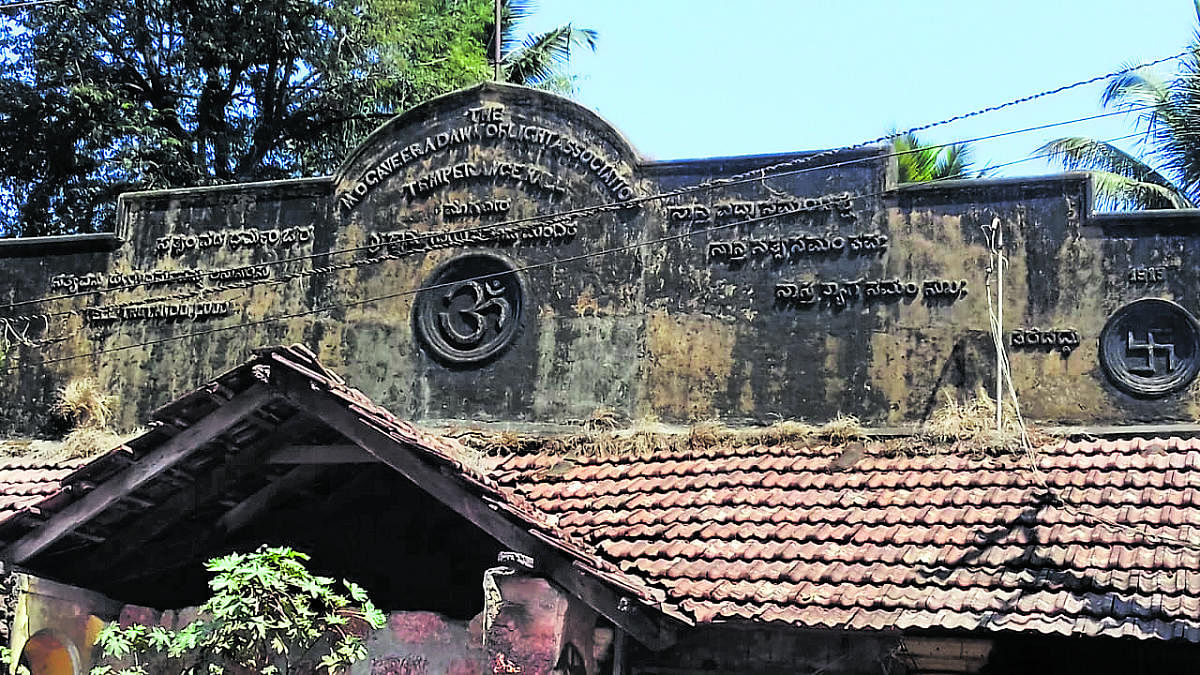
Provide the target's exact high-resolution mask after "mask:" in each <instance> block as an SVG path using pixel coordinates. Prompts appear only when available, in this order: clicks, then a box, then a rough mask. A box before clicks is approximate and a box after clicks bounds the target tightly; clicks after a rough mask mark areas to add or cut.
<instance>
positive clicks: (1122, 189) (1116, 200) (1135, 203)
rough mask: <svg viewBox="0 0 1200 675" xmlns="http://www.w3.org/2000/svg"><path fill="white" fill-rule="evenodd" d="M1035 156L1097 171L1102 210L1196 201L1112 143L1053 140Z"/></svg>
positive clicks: (1070, 167) (1184, 204) (1186, 204)
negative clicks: (1043, 155) (1103, 208)
mask: <svg viewBox="0 0 1200 675" xmlns="http://www.w3.org/2000/svg"><path fill="white" fill-rule="evenodd" d="M1035 154H1045V155H1047V157H1048V159H1049V160H1050V161H1058V162H1059V163H1061V164H1062V165H1063V168H1065V169H1067V170H1068V171H1075V170H1080V169H1082V170H1087V171H1092V172H1094V174H1093V175H1094V176H1095V178H1094V179H1093V187H1094V189H1095V196H1096V200H1097V206H1098V207H1107V208H1120V207H1131V208H1138V209H1164V208H1189V207H1191V205H1192V200H1191V199H1189V198H1188V196H1187V195H1186V194H1184V193H1183V192H1182V191H1180V190H1179V188H1178V187H1176V186H1175V184H1173V183H1172V182H1171V181H1170V180H1169V179H1168V178H1167V177H1166V176H1164V175H1163V174H1162V173H1160V172H1158V171H1157V170H1155V169H1154V167H1152V166H1150V165H1149V164H1147V163H1146V162H1144V161H1142V160H1141V159H1138V158H1137V157H1134V156H1133V155H1131V154H1129V153H1127V152H1125V151H1124V150H1122V149H1121V148H1118V147H1117V146H1115V145H1112V144H1111V143H1105V142H1103V141H1097V140H1094V139H1091V138H1084V137H1081V136H1071V137H1068V138H1059V139H1056V140H1053V141H1050V142H1049V143H1046V144H1045V145H1043V146H1042V147H1040V148H1038V149H1037V151H1036V153H1035ZM1118 179H1119V180H1118Z"/></svg>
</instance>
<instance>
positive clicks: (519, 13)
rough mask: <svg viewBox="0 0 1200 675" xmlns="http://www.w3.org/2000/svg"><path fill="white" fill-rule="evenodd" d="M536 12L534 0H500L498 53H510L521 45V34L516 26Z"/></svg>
mask: <svg viewBox="0 0 1200 675" xmlns="http://www.w3.org/2000/svg"><path fill="white" fill-rule="evenodd" d="M535 12H537V3H536V2H534V0H501V2H500V26H501V31H500V53H501V54H511V53H512V52H513V51H515V50H517V49H518V48H519V47H520V46H521V42H522V40H521V36H520V35H519V34H518V33H517V31H516V26H517V25H518V24H520V23H521V22H522V21H524V20H525V19H528V18H529V17H531V16H533V15H534V13H535Z"/></svg>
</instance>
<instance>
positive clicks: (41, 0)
mask: <svg viewBox="0 0 1200 675" xmlns="http://www.w3.org/2000/svg"><path fill="white" fill-rule="evenodd" d="M62 2H66V0H29V2H9V3H5V4H2V5H0V10H5V9H21V8H22V7H33V6H34V5H57V4H59V3H62Z"/></svg>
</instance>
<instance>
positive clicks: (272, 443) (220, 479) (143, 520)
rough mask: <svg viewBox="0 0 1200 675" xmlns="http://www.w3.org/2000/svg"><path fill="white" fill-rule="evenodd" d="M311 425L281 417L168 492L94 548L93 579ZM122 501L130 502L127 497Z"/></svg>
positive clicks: (118, 565) (135, 553)
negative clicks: (183, 485)
mask: <svg viewBox="0 0 1200 675" xmlns="http://www.w3.org/2000/svg"><path fill="white" fill-rule="evenodd" d="M311 424H312V419H311V418H308V417H306V416H304V415H303V414H296V415H293V416H292V417H289V418H288V419H286V420H284V421H283V422H282V423H281V424H280V425H279V426H278V427H276V428H275V429H274V430H273V431H272V433H271V435H269V436H264V437H263V438H261V439H259V440H257V441H255V442H254V443H251V444H250V445H247V446H246V447H244V448H242V449H241V450H240V451H239V452H238V453H237V454H234V455H230V456H229V457H228V459H226V461H225V463H223V464H221V465H220V466H218V467H215V468H213V469H211V470H210V471H208V472H206V473H202V474H200V475H198V476H197V480H196V481H195V482H194V483H192V484H191V485H189V486H187V487H186V488H184V489H182V490H179V491H178V492H176V493H175V494H173V495H171V497H169V498H168V499H167V500H165V501H163V502H160V503H159V504H158V505H157V506H154V507H153V508H152V509H151V510H148V511H147V512H145V513H144V514H142V515H140V516H137V517H135V518H134V519H133V520H132V521H131V522H130V523H129V524H128V525H127V526H126V527H124V528H122V532H121V533H120V536H119V537H114V538H113V539H112V540H111V541H109V542H107V543H106V544H105V545H104V546H103V547H101V548H98V549H96V550H95V551H94V552H93V553H92V554H90V556H91V558H92V559H94V560H103V561H105V564H104V565H102V566H97V567H96V568H95V571H96V576H95V577H93V578H92V580H93V581H99V580H100V579H101V578H103V579H108V578H109V576H110V571H111V570H112V569H117V568H121V567H124V566H125V563H127V562H128V561H130V560H134V559H137V558H141V557H144V556H143V547H144V546H145V545H146V543H147V542H150V541H153V540H154V539H155V538H157V537H159V536H161V535H162V534H164V533H165V532H167V531H168V530H170V529H171V527H172V526H174V525H175V524H177V523H179V522H180V521H182V520H183V519H185V518H186V517H187V516H188V514H190V513H192V512H194V511H195V510H196V509H197V508H198V507H200V506H201V505H203V504H206V503H208V502H209V501H211V500H214V499H216V498H218V497H219V496H220V495H221V494H222V493H224V492H225V491H226V490H227V489H228V488H229V485H231V484H233V483H236V482H237V481H239V480H240V479H242V478H243V477H244V476H246V475H247V474H249V473H251V472H253V471H257V470H260V468H261V466H262V463H263V461H264V459H265V458H266V457H267V456H269V455H270V453H271V452H272V451H273V450H274V449H275V448H277V447H279V446H280V445H283V444H286V443H288V442H289V441H290V440H291V439H292V438H293V437H295V436H296V435H297V434H298V432H299V431H301V430H302V429H304V428H306V427H308V426H309V425H311ZM122 500H123V501H130V500H129V498H128V496H126V497H123V498H122Z"/></svg>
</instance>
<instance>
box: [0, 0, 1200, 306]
mask: <svg viewBox="0 0 1200 675" xmlns="http://www.w3.org/2000/svg"><path fill="white" fill-rule="evenodd" d="M43 1H45V0H43ZM1190 53H1191V50H1190V49H1185V50H1183V51H1182V52H1179V53H1178V54H1173V55H1171V56H1165V57H1163V58H1160V59H1155V60H1154V61H1147V62H1146V63H1141V64H1138V65H1135V66H1127V67H1125V68H1121V69H1119V70H1114V71H1112V72H1109V73H1105V74H1104V75H1097V76H1095V77H1091V78H1088V79H1086V80H1078V81H1076V82H1072V83H1070V84H1065V85H1062V86H1060V87H1055V88H1054V89H1047V90H1044V91H1040V92H1038V93H1036V94H1030V95H1028V96H1022V97H1020V98H1016V99H1012V100H1010V101H1006V102H1004V103H1000V104H998V105H993V106H988V107H985V108H979V109H977V110H973V111H971V112H968V113H963V114H960V115H955V116H953V117H949V118H946V119H943V120H939V121H937V122H929V123H927V124H922V125H920V126H916V127H911V128H909V129H906V130H904V131H895V132H892V133H889V134H886V135H883V136H880V137H878V138H875V139H872V140H869V141H863V142H861V143H855V144H854V145H847V146H843V147H840V148H831V149H829V150H824V151H821V152H817V153H814V154H812V155H806V156H804V157H798V158H796V159H792V160H786V161H783V162H778V163H776V164H771V165H768V166H764V167H760V168H758V169H753V170H751V171H747V172H744V173H741V174H737V175H735V176H731V177H729V178H721V179H713V180H709V181H704V182H701V183H697V184H696V185H693V186H690V187H686V188H681V189H679V190H674V191H671V192H665V193H659V194H656V195H650V196H646V197H639V198H634V199H631V200H628V201H625V202H619V203H617V204H604V205H599V206H590V207H582V208H578V209H573V210H570V211H564V212H561V213H558V214H553V215H539V216H531V217H528V218H520V219H516V220H512V221H506V222H502V223H497V224H494V225H491V226H490V227H501V226H508V225H515V224H520V223H525V222H532V221H537V220H546V219H551V218H556V217H565V216H569V215H577V214H582V213H593V212H594V213H600V212H603V211H617V210H622V209H625V208H628V207H630V206H635V205H637V204H640V203H643V202H647V201H651V200H659V199H667V198H670V197H676V196H681V195H685V194H689V193H692V192H698V191H702V190H709V189H713V188H716V187H725V186H729V185H737V184H740V183H745V182H752V181H755V180H762V179H765V178H767V175H766V174H767V172H772V173H773V174H775V176H776V177H777V176H784V175H794V173H800V172H785V173H779V172H781V171H784V170H786V169H789V168H791V167H797V166H801V165H804V164H811V163H812V162H815V161H817V160H819V159H823V158H825V157H829V156H831V155H834V154H837V153H840V152H846V151H849V150H856V149H861V148H865V147H867V146H871V145H875V144H878V143H883V142H886V141H890V140H892V139H895V138H898V137H900V136H904V135H906V134H912V133H917V132H919V131H925V130H928V129H933V128H935V127H940V126H945V125H947V124H950V123H953V122H957V121H959V120H964V119H968V118H971V117H978V116H980V115H984V114H987V113H990V112H995V111H997V110H1003V109H1004V108H1008V107H1011V106H1015V105H1019V104H1022V103H1028V102H1030V101H1034V100H1037V99H1040V98H1045V97H1047V96H1053V95H1055V94H1059V93H1062V92H1064V91H1068V90H1071V89H1075V88H1077V87H1082V86H1086V85H1089V84H1094V83H1096V82H1100V81H1103V80H1107V79H1111V78H1113V77H1117V76H1118V75H1124V74H1126V73H1131V72H1133V71H1135V70H1141V69H1142V68H1149V67H1150V66H1155V65H1158V64H1160V63H1165V62H1167V61H1174V60H1176V59H1181V58H1183V57H1185V56H1187V55H1188V54H1190ZM1149 107H1153V106H1149ZM1128 112H1133V109H1132V108H1129V109H1124V110H1120V111H1116V112H1112V113H1104V114H1101V115H1094V116H1091V117H1088V118H1081V119H1096V118H1099V117H1107V116H1109V115H1118V114H1125V113H1128ZM1066 123H1069V122H1065V123H1064V124H1066ZM1038 128H1047V127H1045V126H1043V127H1038ZM992 137H995V136H989V137H988V138H992ZM834 166H839V165H838V164H832V165H822V166H820V167H816V168H820V169H827V168H832V167H834ZM816 168H814V169H810V170H816ZM475 229H480V228H475ZM463 231H464V232H470V231H472V230H469V229H468V230H463ZM367 248H374V247H369V246H361V247H357V248H353V249H342V250H341V251H339V252H341V253H345V252H351V251H356V250H358V251H361V250H364V249H367ZM331 253H332V252H331V251H325V252H322V253H315V254H311V255H309V256H299V257H295V258H291V259H287V260H279V261H272V262H268V263H259V264H257V265H251V266H248V267H246V268H239V269H251V268H254V267H261V266H263V265H269V264H282V263H283V262H288V261H291V260H303V259H305V258H315V257H319V256H323V255H330V254H331ZM141 285H142V284H133V286H141ZM109 290H114V291H115V290H121V289H120V288H114V289H109ZM93 292H94V291H93ZM66 297H75V295H71V294H68V295H65V296H51V297H50V298H42V299H33V300H25V301H20V302H17V303H9V304H7V305H5V306H4V307H3V309H12V308H13V307H18V306H23V305H27V304H32V303H36V302H45V301H47V300H49V299H55V300H57V299H64V298H66Z"/></svg>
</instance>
